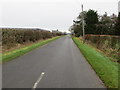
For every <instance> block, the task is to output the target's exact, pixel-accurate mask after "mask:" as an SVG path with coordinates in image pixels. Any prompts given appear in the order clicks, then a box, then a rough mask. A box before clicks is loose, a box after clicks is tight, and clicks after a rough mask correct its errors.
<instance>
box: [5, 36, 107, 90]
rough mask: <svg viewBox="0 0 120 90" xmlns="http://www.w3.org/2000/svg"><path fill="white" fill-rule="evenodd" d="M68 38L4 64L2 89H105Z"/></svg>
mask: <svg viewBox="0 0 120 90" xmlns="http://www.w3.org/2000/svg"><path fill="white" fill-rule="evenodd" d="M104 87H105V86H104V84H103V83H102V81H101V80H100V79H99V77H98V76H97V75H96V73H95V72H94V70H93V69H92V68H91V66H90V65H89V64H88V62H87V61H86V60H85V58H84V57H83V55H82V54H81V52H80V51H79V49H78V48H77V46H76V45H75V44H74V42H73V41H72V39H71V37H70V36H65V37H62V38H60V39H58V40H55V41H53V42H51V43H49V44H47V45H45V46H43V47H40V48H37V49H35V50H33V51H31V52H29V53H27V54H25V55H23V56H21V57H19V58H17V59H15V60H12V61H10V62H8V63H5V64H3V88H34V89H35V88H104Z"/></svg>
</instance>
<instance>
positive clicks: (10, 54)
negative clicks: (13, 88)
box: [1, 36, 60, 63]
mask: <svg viewBox="0 0 120 90" xmlns="http://www.w3.org/2000/svg"><path fill="white" fill-rule="evenodd" d="M58 38H60V36H57V37H53V38H51V39H47V40H44V41H40V42H38V43H35V44H32V45H29V46H26V47H23V48H20V49H16V50H13V51H10V52H6V53H4V54H2V55H1V56H2V63H4V62H7V61H10V60H12V59H14V58H17V57H19V56H21V55H23V54H25V53H27V52H29V51H31V50H33V49H35V48H37V47H40V46H42V45H45V44H47V43H49V42H51V41H54V40H56V39H58Z"/></svg>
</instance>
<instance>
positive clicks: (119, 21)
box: [70, 9, 120, 37]
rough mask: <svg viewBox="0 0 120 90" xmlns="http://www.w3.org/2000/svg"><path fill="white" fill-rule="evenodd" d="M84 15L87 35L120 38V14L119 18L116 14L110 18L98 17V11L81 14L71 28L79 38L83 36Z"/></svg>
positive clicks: (105, 15)
mask: <svg viewBox="0 0 120 90" xmlns="http://www.w3.org/2000/svg"><path fill="white" fill-rule="evenodd" d="M83 15H84V25H85V34H97V35H117V36H120V13H119V15H118V16H116V15H115V14H113V15H111V16H108V15H107V13H105V14H104V15H98V13H97V11H94V10H91V9H90V10H88V11H84V12H81V13H80V14H79V16H78V17H77V19H76V20H74V21H73V22H74V24H73V25H72V26H71V27H70V31H71V32H72V33H74V34H75V36H77V37H79V36H81V35H83V30H82V19H83V18H82V17H83Z"/></svg>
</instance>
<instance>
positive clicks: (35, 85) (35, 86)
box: [33, 72, 45, 90]
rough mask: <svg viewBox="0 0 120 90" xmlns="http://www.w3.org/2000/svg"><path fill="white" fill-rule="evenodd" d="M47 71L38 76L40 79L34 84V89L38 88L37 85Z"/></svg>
mask: <svg viewBox="0 0 120 90" xmlns="http://www.w3.org/2000/svg"><path fill="white" fill-rule="evenodd" d="M44 74H45V72H42V73H41V75H40V77H39V78H38V80H37V81H36V82H35V84H34V86H33V90H35V89H36V88H37V85H38V84H39V82H40V81H41V79H42V78H43V76H44Z"/></svg>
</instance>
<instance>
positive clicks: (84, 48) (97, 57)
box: [72, 37, 118, 88]
mask: <svg viewBox="0 0 120 90" xmlns="http://www.w3.org/2000/svg"><path fill="white" fill-rule="evenodd" d="M72 39H73V41H74V42H75V44H76V45H77V46H78V48H79V49H80V51H81V52H82V53H83V55H84V57H85V58H86V59H87V61H88V62H89V63H90V65H91V66H92V68H93V69H94V70H95V72H96V73H97V75H98V76H99V77H100V78H101V80H102V81H103V82H104V84H105V85H106V86H107V87H108V88H118V63H116V62H112V61H111V60H110V59H109V58H108V57H106V56H105V55H104V54H103V53H101V52H98V51H97V50H96V49H95V48H93V47H91V46H89V45H87V44H83V43H82V40H80V39H78V38H76V37H72Z"/></svg>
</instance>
